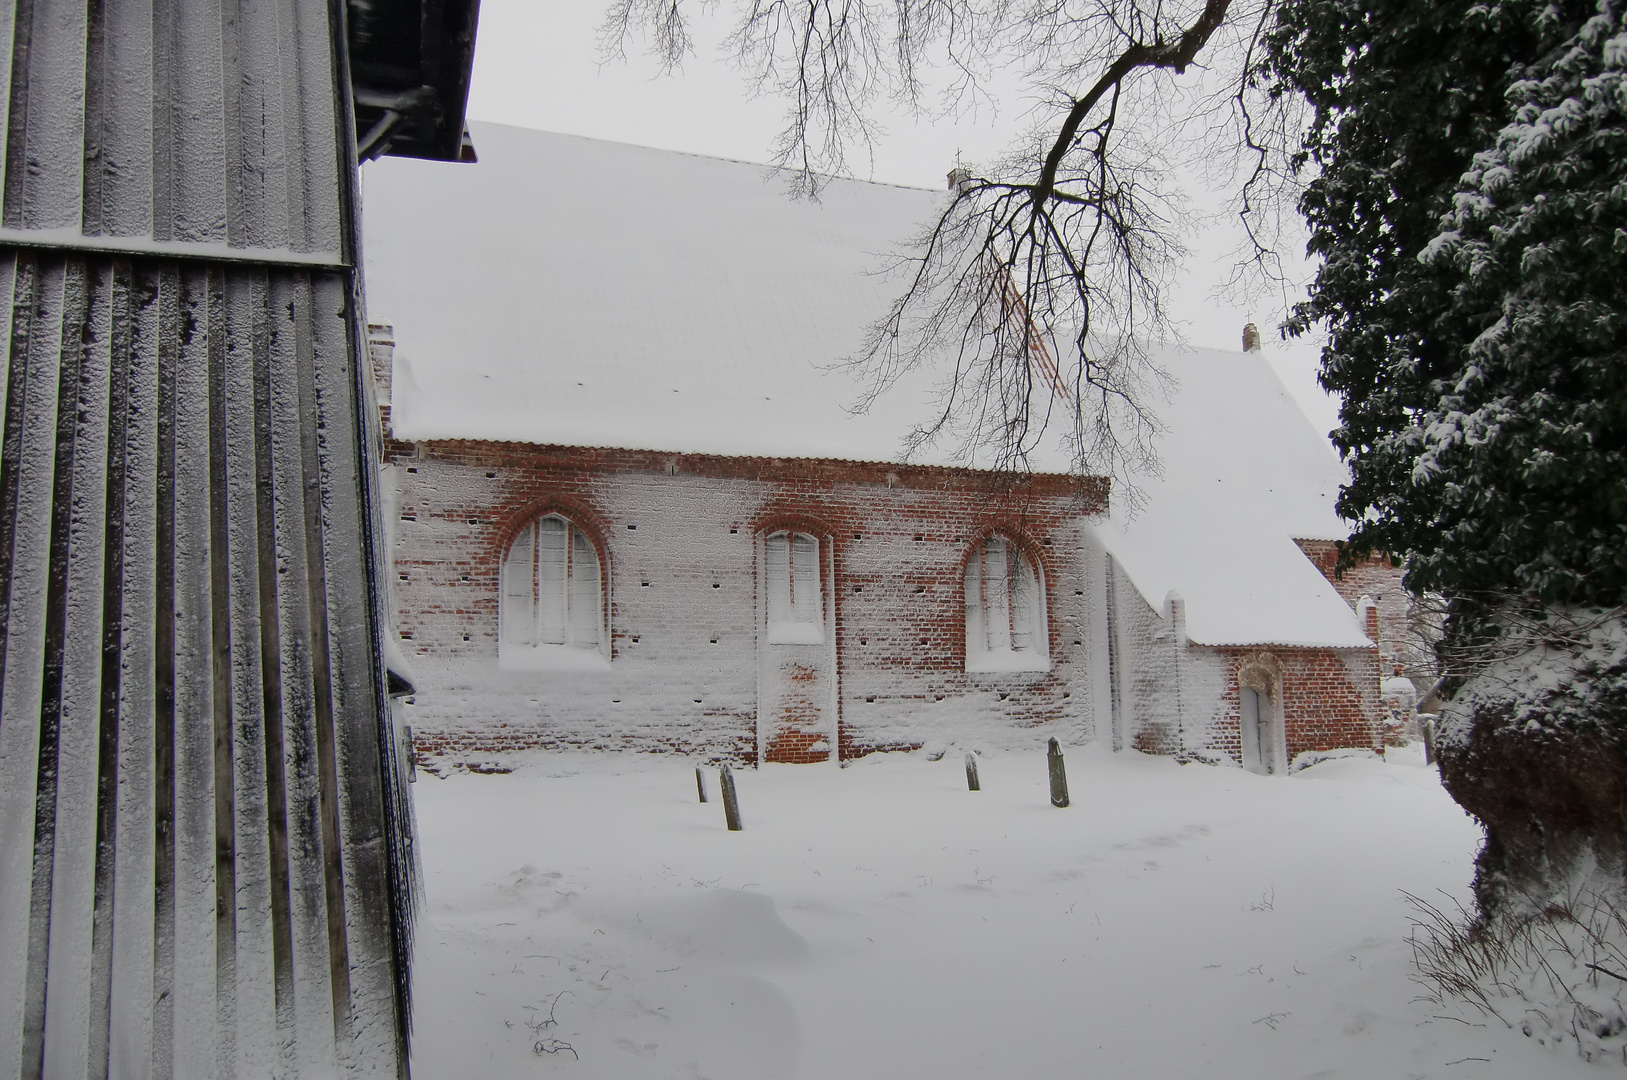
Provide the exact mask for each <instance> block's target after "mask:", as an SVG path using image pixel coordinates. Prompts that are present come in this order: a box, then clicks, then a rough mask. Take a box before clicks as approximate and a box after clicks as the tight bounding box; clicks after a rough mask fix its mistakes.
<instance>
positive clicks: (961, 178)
mask: <svg viewBox="0 0 1627 1080" xmlns="http://www.w3.org/2000/svg"><path fill="white" fill-rule="evenodd" d="M971 182H972V172H971V170H970V169H967V168H966V167H964V166H961V165H956V166H955V167H954V168H953V169H950V170H949V190H950V191H965V190H966V185H968V184H970V183H971Z"/></svg>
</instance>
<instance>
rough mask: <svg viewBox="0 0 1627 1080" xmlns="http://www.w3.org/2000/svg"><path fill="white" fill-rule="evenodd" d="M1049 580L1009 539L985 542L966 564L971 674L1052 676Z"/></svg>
mask: <svg viewBox="0 0 1627 1080" xmlns="http://www.w3.org/2000/svg"><path fill="white" fill-rule="evenodd" d="M1050 667H1051V657H1050V635H1049V633H1048V632H1047V630H1046V623H1045V580H1044V578H1043V577H1042V576H1041V574H1040V571H1039V568H1038V567H1036V566H1035V565H1034V561H1033V560H1032V559H1030V558H1029V557H1028V555H1027V554H1026V553H1024V552H1023V550H1022V549H1021V548H1020V547H1018V546H1017V545H1016V544H1015V543H1014V542H1013V541H1011V540H1010V539H1008V538H1006V537H1004V536H1001V535H999V534H998V533H996V534H995V535H993V536H989V537H986V538H984V539H983V540H982V541H981V542H980V543H979V544H978V545H977V547H976V549H975V550H973V552H972V557H971V558H970V559H968V560H967V561H966V670H967V671H1049V670H1050Z"/></svg>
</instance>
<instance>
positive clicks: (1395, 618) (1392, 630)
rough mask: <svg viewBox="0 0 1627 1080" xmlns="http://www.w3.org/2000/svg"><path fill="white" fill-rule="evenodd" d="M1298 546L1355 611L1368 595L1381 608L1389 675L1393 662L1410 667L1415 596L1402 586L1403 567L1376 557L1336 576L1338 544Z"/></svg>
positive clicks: (1381, 646)
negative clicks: (1409, 635)
mask: <svg viewBox="0 0 1627 1080" xmlns="http://www.w3.org/2000/svg"><path fill="white" fill-rule="evenodd" d="M1294 543H1296V544H1298V545H1299V549H1300V550H1301V551H1303V552H1304V553H1305V557H1306V558H1308V559H1310V560H1311V562H1312V563H1314V564H1315V566H1316V568H1317V569H1318V570H1320V571H1322V576H1323V577H1325V578H1327V579H1328V581H1330V582H1332V584H1333V587H1334V588H1335V589H1337V590H1338V591H1339V595H1340V596H1342V597H1344V599H1345V603H1347V604H1349V605H1350V607H1351V609H1352V610H1354V609H1355V607H1356V604H1357V602H1358V601H1359V600H1360V599H1361V598H1362V597H1364V596H1367V597H1371V598H1372V599H1373V601H1374V602H1375V603H1376V604H1377V605H1378V624H1379V640H1378V646H1379V653H1380V656H1381V657H1382V660H1383V663H1384V673H1385V674H1389V672H1390V670H1391V665H1392V664H1393V663H1397V662H1402V663H1407V664H1409V666H1410V664H1411V662H1412V658H1410V657H1408V656H1407V655H1406V650H1407V630H1408V628H1407V620H1408V616H1409V613H1410V605H1411V597H1410V596H1409V595H1408V593H1407V590H1406V589H1404V588H1402V586H1401V575H1402V571H1401V568H1400V567H1399V566H1392V565H1390V560H1389V557H1388V556H1385V555H1374V556H1371V557H1369V558H1366V559H1363V560H1362V561H1361V562H1359V563H1357V564H1356V565H1355V566H1352V567H1350V568H1349V569H1348V570H1346V571H1345V572H1344V575H1343V576H1342V577H1336V576H1334V570H1333V568H1334V567H1335V566H1336V565H1338V562H1339V547H1338V545H1337V544H1335V543H1334V542H1333V541H1332V540H1295V541H1294Z"/></svg>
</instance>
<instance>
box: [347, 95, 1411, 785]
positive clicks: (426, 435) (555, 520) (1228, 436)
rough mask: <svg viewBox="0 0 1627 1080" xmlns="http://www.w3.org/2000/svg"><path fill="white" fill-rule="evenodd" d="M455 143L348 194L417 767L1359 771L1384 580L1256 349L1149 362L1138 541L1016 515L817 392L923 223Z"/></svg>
mask: <svg viewBox="0 0 1627 1080" xmlns="http://www.w3.org/2000/svg"><path fill="white" fill-rule="evenodd" d="M474 134H475V138H476V141H477V143H478V145H479V146H480V148H481V162H480V164H478V165H474V166H469V167H468V168H466V169H462V170H449V171H447V172H446V173H435V172H432V171H430V170H427V169H421V168H419V167H417V165H416V164H415V163H413V162H406V161H402V162H397V161H386V162H380V163H376V164H373V165H370V166H369V167H368V174H369V175H368V176H367V177H366V178H365V182H366V193H365V195H366V199H365V205H366V208H367V221H366V226H367V253H368V266H367V271H368V281H369V288H370V296H369V306H370V310H372V311H374V312H376V313H378V314H379V315H381V316H384V317H386V318H389V319H390V320H391V322H392V324H393V325H392V326H388V327H386V326H380V327H375V329H374V340H373V348H372V356H373V361H374V370H375V376H376V383H377V388H378V395H379V407H380V410H381V414H382V418H383V421H384V423H383V427H384V431H385V435H386V437H385V443H384V446H383V462H382V471H383V476H384V484H383V490H384V491H385V498H386V505H385V516H386V519H387V520H386V527H387V530H388V531H389V532H390V533H391V537H390V543H391V547H392V553H393V557H394V577H393V581H392V588H393V592H392V596H391V598H390V600H391V604H392V609H393V615H394V618H395V623H396V628H397V631H398V633H399V637H400V644H401V648H402V652H403V653H404V654H405V655H406V657H407V659H408V662H409V664H410V666H411V668H412V675H413V679H414V683H415V691H416V692H415V693H414V695H413V696H412V698H411V699H410V703H409V705H408V706H407V712H408V716H409V719H410V722H411V724H412V727H413V730H414V733H415V741H416V745H417V748H418V751H419V754H420V756H421V757H422V758H424V759H425V760H439V761H441V762H444V763H446V764H448V765H470V766H473V767H483V766H484V763H487V762H490V761H491V760H493V759H494V758H496V757H499V756H501V755H503V754H504V753H505V752H508V751H511V750H526V749H536V748H544V749H546V748H556V747H587V748H605V749H631V750H643V751H679V752H684V753H690V754H695V755H700V756H706V757H711V758H719V759H728V760H734V761H738V762H760V761H770V762H774V761H780V762H822V761H830V760H846V759H850V758H853V757H857V756H860V755H863V754H867V753H871V752H874V751H878V750H893V749H914V748H919V747H923V746H924V747H929V748H933V747H935V748H948V747H951V746H954V747H962V748H980V747H999V746H1032V745H1043V742H1044V739H1045V738H1046V737H1047V736H1049V735H1056V736H1057V737H1058V738H1059V739H1061V741H1062V742H1063V743H1064V744H1079V743H1083V742H1087V741H1091V740H1103V741H1106V742H1110V743H1111V745H1113V746H1114V747H1115V748H1136V749H1141V750H1144V751H1149V752H1155V753H1168V754H1174V755H1179V756H1181V757H1182V758H1184V759H1201V760H1212V761H1216V762H1224V761H1232V762H1235V763H1237V764H1240V765H1243V766H1245V767H1248V768H1250V769H1253V770H1255V771H1260V772H1286V771H1288V770H1289V769H1291V768H1292V767H1293V764H1294V762H1295V761H1296V759H1297V760H1300V761H1303V760H1306V759H1305V758H1304V757H1303V755H1306V754H1316V753H1320V752H1325V751H1329V750H1334V749H1339V748H1348V747H1356V748H1363V749H1374V748H1377V747H1378V746H1379V744H1380V739H1381V732H1382V726H1381V720H1382V718H1381V713H1382V707H1381V701H1380V679H1381V677H1382V675H1383V674H1387V673H1388V669H1387V668H1385V667H1384V664H1385V663H1387V660H1386V659H1384V658H1381V650H1382V651H1390V650H1393V649H1394V648H1395V647H1396V643H1397V642H1398V641H1399V637H1400V634H1401V629H1402V626H1401V624H1402V619H1403V614H1402V610H1401V609H1400V608H1399V607H1397V605H1398V604H1399V603H1400V602H1401V592H1400V589H1399V582H1398V580H1397V575H1396V574H1395V572H1394V571H1392V570H1389V569H1388V568H1384V567H1381V566H1379V565H1378V564H1374V565H1373V566H1372V567H1371V568H1364V570H1363V573H1364V574H1365V577H1360V578H1352V579H1351V580H1350V581H1348V582H1347V581H1339V582H1335V581H1334V580H1332V578H1331V576H1330V574H1326V573H1323V572H1322V570H1321V569H1319V566H1320V567H1324V568H1330V567H1331V564H1330V563H1329V562H1328V560H1327V553H1328V551H1330V550H1331V544H1332V542H1333V541H1334V540H1335V539H1337V538H1339V537H1340V536H1342V535H1343V529H1342V528H1341V526H1340V523H1339V521H1338V519H1337V518H1336V517H1335V516H1334V514H1333V511H1332V500H1333V497H1334V494H1335V493H1336V491H1337V487H1338V485H1339V483H1340V480H1341V478H1342V472H1341V467H1340V465H1339V463H1338V462H1337V460H1336V459H1335V458H1334V456H1333V454H1332V451H1331V449H1330V448H1329V447H1328V446H1327V444H1326V442H1325V440H1322V439H1321V438H1319V437H1318V436H1317V434H1316V433H1315V431H1314V430H1313V429H1312V427H1311V426H1310V424H1309V422H1308V421H1306V419H1305V418H1304V416H1303V414H1302V413H1301V412H1300V411H1299V409H1298V407H1297V406H1296V405H1295V404H1294V403H1293V401H1292V400H1291V399H1290V398H1289V396H1288V395H1287V393H1286V391H1285V390H1284V389H1283V387H1282V385H1281V383H1280V382H1279V381H1278V380H1277V378H1276V376H1275V375H1274V373H1273V372H1272V369H1271V367H1270V364H1269V362H1268V361H1267V360H1266V359H1265V357H1264V356H1263V355H1262V354H1261V353H1259V352H1258V351H1253V352H1247V353H1224V352H1218V351H1214V350H1199V351H1193V352H1183V353H1171V354H1169V355H1168V356H1166V357H1164V358H1163V361H1162V362H1163V364H1164V366H1165V367H1166V368H1167V369H1168V370H1169V372H1170V374H1171V375H1172V376H1173V380H1172V382H1173V384H1174V385H1175V386H1176V387H1177V389H1176V390H1175V391H1174V392H1173V393H1172V395H1171V396H1170V397H1169V399H1168V400H1167V401H1161V402H1158V403H1155V406H1154V407H1155V411H1157V412H1158V413H1159V415H1160V417H1161V418H1162V419H1163V420H1164V422H1165V424H1166V426H1167V427H1168V428H1169V431H1170V434H1169V436H1168V438H1166V440H1165V443H1164V445H1163V446H1162V447H1161V455H1162V458H1163V471H1162V473H1161V475H1159V476H1157V477H1149V478H1147V479H1146V480H1145V481H1144V482H1143V483H1141V484H1140V485H1139V486H1140V488H1141V495H1142V502H1143V503H1144V506H1143V508H1142V509H1141V510H1140V512H1139V513H1137V514H1135V515H1130V514H1128V513H1124V512H1122V511H1121V510H1120V509H1118V508H1116V507H1115V506H1114V505H1113V501H1112V499H1111V498H1110V495H1111V493H1110V485H1109V484H1108V482H1107V481H1106V480H1105V479H1103V478H1088V477H1087V478H1080V477H1077V476H1069V475H1066V469H1065V458H1064V457H1063V456H1062V452H1061V450H1060V449H1058V450H1057V451H1056V453H1055V454H1054V455H1053V456H1052V457H1051V458H1049V459H1042V461H1041V464H1042V465H1046V464H1054V466H1055V471H1053V472H1048V473H1047V472H1041V473H1036V474H1035V475H1033V476H1032V477H1031V478H1029V479H1028V480H1027V481H1025V482H1023V483H1021V484H1018V485H1016V486H1012V485H1011V484H1009V483H1004V482H1001V481H1000V479H999V478H998V477H997V476H996V475H995V474H993V473H991V472H988V471H984V470H980V469H978V468H976V467H975V463H973V465H972V466H971V467H968V466H966V465H965V464H964V463H961V464H957V463H955V462H953V461H952V460H949V459H947V458H936V459H935V458H934V457H933V456H932V455H933V451H932V450H931V449H930V448H928V449H927V450H926V451H925V452H924V453H919V454H916V455H913V456H912V457H911V459H910V460H908V461H906V460H905V459H904V455H903V454H902V452H901V442H900V436H901V435H902V434H903V433H904V432H905V431H907V430H908V429H909V427H910V426H911V425H912V424H914V423H918V422H920V420H921V419H922V418H923V415H924V410H925V411H929V410H930V408H931V404H932V400H933V398H932V394H933V391H934V387H933V385H932V384H931V383H930V381H929V380H928V379H927V377H926V376H924V375H923V376H920V377H919V378H916V379H914V380H913V381H912V379H910V378H906V379H904V380H901V381H900V383H899V385H897V386H895V387H893V388H892V390H890V391H889V392H888V393H887V394H884V395H882V396H881V397H880V398H878V399H877V401H876V402H875V404H874V405H873V406H872V407H871V408H870V409H869V410H868V411H863V412H858V411H854V410H853V409H852V408H851V407H850V406H851V405H852V403H853V402H854V401H855V400H856V399H857V398H858V397H859V396H860V394H861V392H862V387H860V386H859V384H857V383H856V382H854V380H853V377H852V376H851V375H850V374H849V373H848V372H846V371H845V370H844V369H842V368H841V367H840V366H839V365H837V362H838V361H840V360H841V359H842V358H843V357H844V356H846V355H849V354H850V353H852V352H853V351H854V349H855V347H856V346H857V345H858V343H859V340H860V337H861V335H862V332H863V329H864V327H865V326H866V325H867V324H868V323H869V322H871V321H872V320H873V319H874V318H876V317H877V316H878V315H880V314H881V313H882V312H883V311H884V310H885V305H886V303H887V301H888V300H889V299H890V296H891V293H890V292H889V288H890V286H889V284H888V282H887V280H886V278H885V275H880V274H877V273H876V272H875V271H876V266H877V265H878V262H879V257H880V256H882V255H884V254H885V253H886V252H887V251H888V250H890V249H892V248H894V247H896V245H897V244H898V243H900V242H901V241H902V240H904V239H906V238H907V237H908V236H909V235H910V233H911V232H912V231H913V230H914V229H915V228H916V227H918V226H919V225H920V224H921V223H922V222H923V221H924V220H925V219H927V218H928V217H930V216H931V215H932V214H933V213H934V212H936V210H937V209H938V208H939V207H940V206H941V202H940V200H941V199H943V198H945V197H946V196H945V195H943V194H941V193H938V192H929V191H922V190H918V189H909V188H900V187H892V186H887V185H879V184H867V183H859V182H849V181H835V182H832V183H831V184H830V186H829V187H828V188H827V189H826V191H825V193H824V195H823V197H822V198H821V200H820V201H818V202H813V203H810V202H793V201H791V200H789V199H787V198H786V197H785V196H784V195H783V194H782V192H781V191H780V189H779V188H778V186H777V185H776V184H775V182H773V181H771V180H765V178H764V174H763V170H762V169H761V168H760V167H757V166H751V165H746V164H742V163H738V162H732V161H722V160H717V159H709V158H702V157H696V156H693V155H685V154H676V153H671V152H666V151H656V150H648V149H643V148H638V147H630V146H622V145H616V144H610V143H603V142H597V141H594V140H588V139H580V138H573V137H568V136H558V135H548V134H543V133H539V132H531V131H524V130H521V129H517V128H508V127H501V126H497V125H477V127H476V130H475V132H474ZM450 173H456V175H450ZM606 207H609V208H612V209H611V210H609V211H608V212H606V211H605V210H604V208H606ZM1313 560H1315V561H1313ZM1357 586H1359V587H1360V588H1361V589H1362V592H1361V593H1359V594H1352V589H1353V588H1355V587H1357ZM1341 590H1342V592H1341Z"/></svg>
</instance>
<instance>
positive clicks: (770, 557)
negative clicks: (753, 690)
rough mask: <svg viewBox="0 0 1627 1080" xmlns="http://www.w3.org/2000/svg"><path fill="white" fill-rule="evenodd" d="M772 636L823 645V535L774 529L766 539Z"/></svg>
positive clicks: (794, 642)
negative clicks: (820, 539) (820, 558)
mask: <svg viewBox="0 0 1627 1080" xmlns="http://www.w3.org/2000/svg"><path fill="white" fill-rule="evenodd" d="M763 570H764V578H765V586H766V593H767V601H768V640H769V642H770V643H771V644H776V645H819V644H822V643H823V642H824V640H825V612H824V602H823V592H822V589H821V587H820V575H819V538H818V537H816V536H810V535H809V534H808V533H802V532H777V533H770V534H769V535H768V536H767V537H766V538H765V539H764V541H763Z"/></svg>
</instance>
